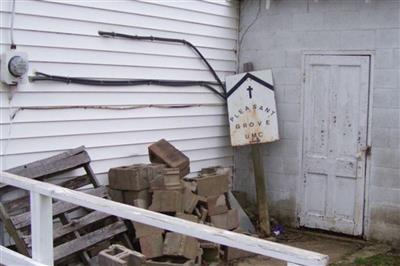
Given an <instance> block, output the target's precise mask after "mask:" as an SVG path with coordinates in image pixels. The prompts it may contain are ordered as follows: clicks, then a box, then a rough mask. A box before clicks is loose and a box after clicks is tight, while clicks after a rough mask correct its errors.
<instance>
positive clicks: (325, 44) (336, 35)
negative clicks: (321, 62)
mask: <svg viewBox="0 0 400 266" xmlns="http://www.w3.org/2000/svg"><path fill="white" fill-rule="evenodd" d="M340 36H341V35H340V32H338V31H306V32H302V36H301V41H300V42H297V45H296V46H295V47H294V48H299V46H301V48H303V49H319V50H322V49H339V48H340Z"/></svg>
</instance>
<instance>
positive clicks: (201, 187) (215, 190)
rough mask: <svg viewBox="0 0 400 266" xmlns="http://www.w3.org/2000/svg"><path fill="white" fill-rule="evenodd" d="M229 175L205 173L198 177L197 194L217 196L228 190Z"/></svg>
mask: <svg viewBox="0 0 400 266" xmlns="http://www.w3.org/2000/svg"><path fill="white" fill-rule="evenodd" d="M228 190H229V177H228V175H226V174H223V175H203V176H200V177H199V178H198V179H197V194H198V195H199V196H205V197H213V196H214V197H215V196H219V195H221V194H224V193H226V192H228Z"/></svg>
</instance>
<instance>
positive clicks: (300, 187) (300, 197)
mask: <svg viewBox="0 0 400 266" xmlns="http://www.w3.org/2000/svg"><path fill="white" fill-rule="evenodd" d="M310 55H331V56H368V57H369V59H370V61H369V62H370V67H369V86H368V114H367V117H368V119H367V123H368V126H367V145H369V146H371V145H372V144H371V136H372V132H371V129H372V106H373V102H372V101H373V97H372V95H373V91H374V66H375V51H374V50H349V51H335V50H327V51H320V50H303V51H302V56H301V74H302V79H301V97H300V121H301V125H302V129H301V136H300V145H301V156H300V160H299V161H300V162H299V163H300V175H299V178H298V180H297V188H296V198H297V200H296V216H297V221H296V226H297V227H300V217H301V216H302V215H304V209H303V206H304V200H305V197H304V193H305V191H304V172H303V170H304V169H303V151H304V141H303V139H304V127H305V125H304V108H305V106H304V97H305V82H304V80H305V75H306V73H305V67H306V65H305V59H306V57H307V56H310ZM371 147H372V146H371ZM372 152H373V151H372ZM365 163H366V166H365V183H364V210H363V213H364V215H363V216H364V217H363V224H362V234H361V236H362V237H363V238H366V236H367V232H368V231H369V221H370V208H369V205H370V202H369V189H368V188H369V184H370V180H371V165H372V164H371V155H370V154H369V155H367V156H366V162H365Z"/></svg>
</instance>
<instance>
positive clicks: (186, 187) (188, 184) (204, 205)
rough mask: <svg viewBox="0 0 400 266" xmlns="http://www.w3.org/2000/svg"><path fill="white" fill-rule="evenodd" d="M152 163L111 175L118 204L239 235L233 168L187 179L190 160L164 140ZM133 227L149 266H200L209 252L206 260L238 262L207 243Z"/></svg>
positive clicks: (157, 145)
mask: <svg viewBox="0 0 400 266" xmlns="http://www.w3.org/2000/svg"><path fill="white" fill-rule="evenodd" d="M149 157H150V161H151V162H152V164H136V165H132V166H124V167H117V168H112V169H110V171H109V187H110V195H111V197H112V199H114V200H117V201H120V202H124V203H127V204H130V205H134V206H137V207H141V208H145V209H149V210H151V211H156V212H160V213H164V214H167V215H171V216H175V217H177V218H181V219H185V220H188V221H191V222H195V223H203V224H208V225H211V226H215V227H218V228H221V229H226V230H238V228H239V215H238V211H237V209H232V208H231V206H230V204H229V200H228V192H229V191H230V187H231V184H232V180H231V178H232V172H231V169H230V168H224V167H210V168H205V169H202V170H201V171H200V173H199V175H198V177H196V178H190V179H185V178H184V177H185V175H186V174H187V173H189V171H190V162H189V159H188V157H187V156H185V155H184V154H183V153H182V152H180V151H179V150H177V149H176V148H175V147H174V146H172V145H171V144H170V143H168V142H167V141H166V140H164V139H162V140H160V141H158V142H156V143H154V144H152V145H151V146H149ZM133 227H134V229H135V238H136V239H137V242H138V243H139V244H140V250H141V253H142V254H143V256H144V258H145V259H146V265H154V266H156V265H169V266H171V265H188V266H189V265H193V266H194V265H200V264H201V257H202V254H203V250H204V255H205V260H213V261H215V259H216V258H219V257H220V255H221V254H225V255H224V256H225V258H227V259H231V258H237V257H238V256H235V254H236V253H237V252H236V251H237V250H233V249H228V248H225V247H220V246H219V245H215V244H213V243H210V242H207V241H199V240H197V239H194V238H192V237H188V236H184V235H181V234H177V233H173V232H166V231H164V230H162V229H159V228H155V227H152V226H148V225H144V224H140V223H137V222H133ZM235 252H236V253H235ZM232 254H233V255H232ZM239 257H240V256H239ZM210 262H211V261H210Z"/></svg>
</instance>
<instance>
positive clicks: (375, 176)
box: [234, 0, 400, 243]
mask: <svg viewBox="0 0 400 266" xmlns="http://www.w3.org/2000/svg"><path fill="white" fill-rule="evenodd" d="M265 6H266V3H265V0H261V2H259V1H258V0H245V1H241V10H240V14H241V16H240V34H239V43H240V52H239V68H240V71H241V70H242V65H243V63H246V62H252V63H253V65H254V68H255V70H259V69H264V68H271V69H272V70H273V76H274V82H275V87H276V98H277V108H278V116H279V129H280V135H281V140H280V141H279V142H276V143H271V144H264V145H263V151H264V158H263V160H264V168H265V173H266V176H267V177H268V181H267V183H268V184H267V186H268V188H267V189H268V194H269V197H270V209H271V213H272V214H273V215H274V216H276V217H278V218H279V219H281V220H282V221H284V222H286V223H289V224H292V225H296V223H297V214H296V202H297V195H296V193H297V192H296V191H297V182H298V180H299V179H300V178H301V173H300V171H301V154H302V139H301V134H302V129H303V123H302V120H301V108H302V106H301V82H302V54H303V51H311V50H322V51H349V50H360V51H366V50H369V51H371V50H372V51H374V54H375V55H374V65H372V66H371V67H372V73H373V80H374V83H373V84H372V91H373V93H372V97H373V106H372V107H371V115H372V132H371V135H372V155H371V156H372V157H371V160H370V164H371V168H370V179H369V181H368V183H367V187H366V190H367V191H366V192H367V196H366V197H367V198H366V200H367V205H366V206H367V210H366V214H365V215H366V224H365V236H366V237H368V238H372V239H378V240H386V241H390V242H393V243H395V242H396V241H400V88H399V80H400V78H399V76H400V52H399V51H400V49H399V48H400V45H399V42H400V18H399V17H400V1H396V0H379V1H378V0H370V1H369V2H367V3H366V1H365V0H319V1H307V0H272V1H271V6H270V9H269V10H267V9H266V8H265ZM258 10H259V11H258ZM257 14H258V15H257ZM256 17H257V19H256V20H255V21H254V19H255V18H256ZM253 21H254V22H253ZM249 25H251V26H250V27H249ZM248 27H249V28H248ZM235 166H236V178H235V183H234V186H235V189H237V190H241V191H245V192H247V194H248V196H249V198H250V200H253V201H255V192H254V181H253V179H254V178H253V172H252V171H253V170H252V163H251V155H250V149H249V148H248V147H242V148H236V149H235Z"/></svg>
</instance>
